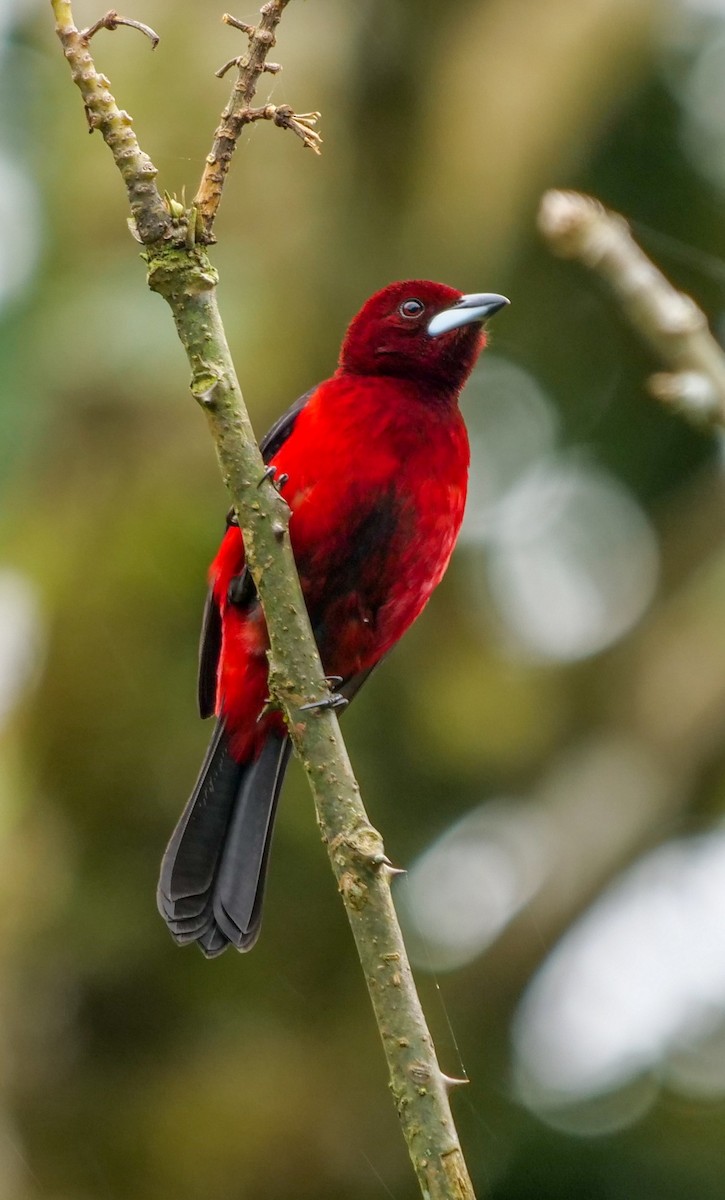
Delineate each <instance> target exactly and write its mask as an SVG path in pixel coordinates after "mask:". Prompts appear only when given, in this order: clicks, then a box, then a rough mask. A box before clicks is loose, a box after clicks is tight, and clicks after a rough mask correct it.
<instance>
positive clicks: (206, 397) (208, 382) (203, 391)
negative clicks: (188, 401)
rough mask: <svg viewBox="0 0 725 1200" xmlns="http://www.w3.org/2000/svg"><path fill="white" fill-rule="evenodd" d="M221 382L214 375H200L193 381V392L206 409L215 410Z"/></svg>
mask: <svg viewBox="0 0 725 1200" xmlns="http://www.w3.org/2000/svg"><path fill="white" fill-rule="evenodd" d="M219 383H220V380H219V379H218V378H217V377H216V376H214V375H199V376H196V377H195V378H194V379H192V381H191V392H192V395H193V397H194V399H195V400H198V401H199V404H201V405H203V406H204V408H214V406H215V404H216V391H217V388H218V387H219Z"/></svg>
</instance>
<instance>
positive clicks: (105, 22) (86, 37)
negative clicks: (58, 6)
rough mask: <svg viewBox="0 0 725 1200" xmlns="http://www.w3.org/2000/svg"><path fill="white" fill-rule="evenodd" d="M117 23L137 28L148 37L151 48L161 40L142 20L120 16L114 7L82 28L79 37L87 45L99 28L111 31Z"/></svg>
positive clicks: (154, 47) (153, 48) (117, 25)
mask: <svg viewBox="0 0 725 1200" xmlns="http://www.w3.org/2000/svg"><path fill="white" fill-rule="evenodd" d="M119 25H127V26H128V27H129V28H130V29H138V31H139V33H142V34H143V35H144V37H147V38H148V39H149V41H150V42H151V49H152V50H155V49H156V47H157V46H158V44H159V42H160V41H161V38H160V37H159V35H158V33H156V32H155V31H154V30H153V29H152V28H151V26H150V25H144V23H143V21H135V20H134V19H133V18H132V17H120V16H119V15H118V13H117V12H116V10H115V8H111V9H109V11H108V12H107V13H106V15H105V16H103V17H99V19H98V20H97V21H94V22H93V24H92V25H89V26H88V27H87V29H82V30H81V31H80V34H79V37H80V39H81V41H83V42H85V43H86V45H87V44H88V42H90V40H91V38H92V37H95V35H96V34H97V33H98V32H99V30H101V29H107V30H108V31H109V33H113V32H114V30H116V29H118V27H119Z"/></svg>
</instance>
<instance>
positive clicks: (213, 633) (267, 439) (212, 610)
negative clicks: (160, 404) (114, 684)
mask: <svg viewBox="0 0 725 1200" xmlns="http://www.w3.org/2000/svg"><path fill="white" fill-rule="evenodd" d="M316 391H317V387H313V388H310V390H309V392H305V394H304V396H300V398H299V400H295V402H294V404H293V405H292V406H291V408H288V409H287V412H286V413H283V415H282V416H281V417H280V418H279V420H278V421H275V423H274V425H273V426H272V428H271V429H270V430H269V431H268V432H267V433H266V434H265V435H264V437H263V438H262V440H261V442H260V443H259V449H260V451H261V453H262V458H263V459H264V462H265V463H268V462H269V460H270V459H271V458H273V457H274V455H275V454H276V453H277V451H278V450H279V448H280V446H283V445H284V443H285V442H286V441H287V438H288V437H289V436H290V434H291V433H292V430H293V429H294V427H295V422H296V420H297V418H298V416H299V415H300V413H301V412H302V409H303V408H304V407H305V405H306V403H307V401H308V400H309V399H310V398H311V396H312V395H313V394H314V393H315V392H316ZM235 522H236V517H235V515H234V509H233V508H231V509H230V510H229V512H228V513H227V529H228V528H229V526H230V525H231V524H234V523H235ZM236 585H237V586H236V588H235V593H236V595H238V596H240V597H241V598H243V603H244V605H245V606H246V605H248V604H251V603H252V602H253V601H254V599H255V597H256V594H257V593H256V590H255V587H254V584H253V582H252V580H251V578H250V577H249V575H248V573H247V572H246V571H243V572H242V574H241V575H240V576H238V578H237V580H236ZM221 645H222V622H221V614H220V612H219V607H218V605H217V603H216V600H215V599H214V596H213V593H212V590H211V588H210V589H209V591H208V592H207V597H206V603H205V605H204V616H203V618H202V623H201V638H200V641H199V675H198V680H197V698H198V703H199V714H200V716H201V717H202V718H203V719H206V718H207V717H211V716H213V715H214V712H215V710H216V676H217V667H218V665H219V653H220V651H221Z"/></svg>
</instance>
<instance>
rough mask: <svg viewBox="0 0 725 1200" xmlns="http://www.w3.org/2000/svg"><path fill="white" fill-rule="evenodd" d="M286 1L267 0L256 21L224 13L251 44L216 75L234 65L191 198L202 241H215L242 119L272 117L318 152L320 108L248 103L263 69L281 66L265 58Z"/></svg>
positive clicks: (271, 44) (243, 124) (273, 72)
mask: <svg viewBox="0 0 725 1200" xmlns="http://www.w3.org/2000/svg"><path fill="white" fill-rule="evenodd" d="M288 3H289V0H267V3H266V4H264V5H263V6H262V8H261V10H260V15H261V20H260V22H259V24H258V25H247V24H246V22H244V21H239V20H237V18H236V17H232V16H230V14H229V13H225V14H224V17H223V20H224V21H225V22H226V23H227V25H232V26H233V27H234V28H235V29H239V30H241V32H242V33H244V34H246V36H247V38H248V39H249V49H248V52H247V53H246V54H244V55H241V56H240V57H238V58H232V59H230V61H229V62H227V63H225V64H224V66H223V67H221V68H220V69H219V70H218V71H217V75H219V76H222V75H225V74H226V72H227V71H228V70H229V69H230V67H233V66H236V67H238V74H237V78H236V80H235V81H234V87H233V88H232V94H231V96H230V97H229V101H228V103H227V105H226V107H225V109H224V111H223V112H222V119H221V122H220V124H219V127H218V129H217V131H216V133H215V134H214V144H213V145H212V148H211V150H210V151H209V154H208V155H207V158H206V162H205V164H204V171H203V174H202V177H201V182H200V184H199V190H198V191H197V193H196V196H195V198H194V207H195V209H196V212H197V221H196V236H197V238H198V240H199V241H200V242H207V243H208V242H211V241H213V233H212V229H213V225H214V219H215V217H216V214H217V210H218V208H219V204H220V202H221V198H222V189H223V187H224V180H225V179H226V176H227V172H228V170H229V167H230V164H231V161H232V155H233V153H234V150H235V147H236V144H237V141H238V140H239V135H240V133H241V132H242V130H243V128H244V126H245V125H249V124H250V122H252V121H260V120H267V121H274V123H275V124H276V125H279V126H280V127H281V128H283V129H291V130H292V131H293V133H296V134H297V136H298V137H299V138H300V139H301V140H302V143H303V145H305V146H307V147H309V149H311V150H314V151H315V153H316V154H319V152H320V143H321V141H322V139H321V137H320V135H319V134H318V133H316V132H315V130H314V128H313V126H314V124H315V122H316V121H317V120H318V119H319V116H320V114H319V113H317V112H310V113H299V114H297V113H295V112H293V110H292V109H291V108H290V107H289V105H287V104H281V105H274V104H265V105H264V106H263V107H261V108H252V106H251V105H252V101H253V99H254V96H255V94H256V91H257V84H258V82H259V78H260V76H261V74H262V72H263V71H269V72H271V73H272V74H276V73H277V72H278V71H280V70H281V69H282V68H281V67H280V65H279V63H269V62H267V55H268V54H269V51H270V50H271V49H272V47H273V46H274V44H275V30H276V28H277V26H278V25H279V23H280V20H281V19H282V13H283V12H284V10H285V8H286V7H287V5H288Z"/></svg>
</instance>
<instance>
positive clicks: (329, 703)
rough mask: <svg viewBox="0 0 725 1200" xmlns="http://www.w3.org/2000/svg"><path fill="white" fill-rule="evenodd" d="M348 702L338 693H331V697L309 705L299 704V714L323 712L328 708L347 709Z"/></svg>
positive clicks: (314, 701)
mask: <svg viewBox="0 0 725 1200" xmlns="http://www.w3.org/2000/svg"><path fill="white" fill-rule="evenodd" d="M349 703H350V701H349V700H348V699H347V697H346V696H341V695H340V693H339V692H333V693H332V695H331V696H325V697H324V698H323V699H322V700H313V701H312V703H311V704H301V705H300V709H299V711H300V712H324V711H325V709H328V708H347V706H348V704H349Z"/></svg>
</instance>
